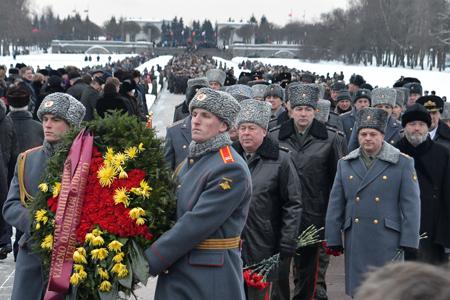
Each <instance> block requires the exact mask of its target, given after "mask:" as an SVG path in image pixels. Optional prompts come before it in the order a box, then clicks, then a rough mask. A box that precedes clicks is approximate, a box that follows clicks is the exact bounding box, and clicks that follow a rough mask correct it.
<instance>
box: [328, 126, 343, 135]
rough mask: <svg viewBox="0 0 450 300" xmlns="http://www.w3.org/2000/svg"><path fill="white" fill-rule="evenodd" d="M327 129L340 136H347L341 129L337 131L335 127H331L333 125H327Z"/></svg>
mask: <svg viewBox="0 0 450 300" xmlns="http://www.w3.org/2000/svg"><path fill="white" fill-rule="evenodd" d="M327 129H328V130H330V131H333V132H335V133H336V134H339V135H341V136H345V133H343V132H342V131H340V130H339V129H337V128H336V127H334V126H331V125H328V124H327Z"/></svg>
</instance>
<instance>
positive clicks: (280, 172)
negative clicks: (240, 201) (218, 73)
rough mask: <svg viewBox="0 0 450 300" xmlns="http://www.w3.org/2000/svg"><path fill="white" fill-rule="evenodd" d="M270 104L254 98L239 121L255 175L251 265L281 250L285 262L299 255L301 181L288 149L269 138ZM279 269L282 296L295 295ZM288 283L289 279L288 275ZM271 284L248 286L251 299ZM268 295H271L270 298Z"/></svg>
mask: <svg viewBox="0 0 450 300" xmlns="http://www.w3.org/2000/svg"><path fill="white" fill-rule="evenodd" d="M270 107H271V106H270V105H269V104H268V103H266V102H263V101H258V100H254V99H248V100H244V101H242V102H241V111H240V112H239V114H238V116H237V120H236V125H237V127H238V132H239V141H237V142H235V143H234V145H233V147H235V149H236V150H237V152H238V153H239V154H240V155H241V156H242V157H243V158H244V160H246V162H247V165H248V167H249V169H250V173H251V177H252V198H251V201H250V209H249V213H248V217H247V222H246V225H245V228H244V230H243V232H242V239H243V245H242V258H243V260H244V264H246V265H251V264H254V263H257V262H260V261H262V260H263V259H266V258H269V257H271V256H272V255H274V254H276V253H277V252H279V253H280V257H281V264H286V263H287V264H288V265H289V262H290V259H289V258H291V257H292V256H294V254H295V250H296V248H297V247H296V246H297V242H296V239H297V233H298V226H299V223H300V216H301V212H302V204H301V193H300V190H301V188H300V182H299V178H298V175H297V171H296V170H295V167H294V164H293V162H292V160H291V156H290V154H289V152H288V150H287V149H282V148H280V147H279V146H278V143H277V142H275V141H273V140H272V139H270V138H269V137H267V126H268V124H269V119H270V115H271V109H270ZM277 277H278V276H277V274H273V277H272V280H273V282H274V287H273V289H272V291H273V292H274V293H275V294H277V295H278V296H275V297H276V299H280V298H281V299H289V284H287V286H283V287H282V286H280V285H279V282H278V281H277ZM287 282H288V280H287ZM268 293H269V288H266V289H265V290H263V291H258V290H256V289H255V288H252V287H247V299H249V300H250V299H251V300H256V299H267V298H268ZM266 297H267V298H266Z"/></svg>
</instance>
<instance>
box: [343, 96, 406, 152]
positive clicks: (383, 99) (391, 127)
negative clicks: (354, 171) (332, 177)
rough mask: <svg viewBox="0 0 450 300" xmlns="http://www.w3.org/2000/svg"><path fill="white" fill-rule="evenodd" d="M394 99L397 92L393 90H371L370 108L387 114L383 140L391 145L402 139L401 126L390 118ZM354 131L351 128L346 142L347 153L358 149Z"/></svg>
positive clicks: (356, 135) (356, 136)
mask: <svg viewBox="0 0 450 300" xmlns="http://www.w3.org/2000/svg"><path fill="white" fill-rule="evenodd" d="M396 99H397V91H396V90H395V89H394V88H376V89H373V90H372V107H377V108H381V109H384V110H385V111H386V112H387V113H388V119H387V125H386V130H385V131H384V140H385V141H386V142H388V143H389V144H391V145H395V144H396V143H397V142H398V141H399V140H400V139H401V138H402V134H401V130H402V124H401V123H400V122H399V121H398V120H396V119H395V118H394V117H392V116H391V114H392V110H393V108H394V106H395V103H396ZM355 126H356V124H355ZM355 129H356V128H353V130H352V134H351V136H350V141H349V142H348V150H349V151H353V150H355V149H356V148H358V147H359V144H358V134H357V133H355V132H354V131H356V130H355Z"/></svg>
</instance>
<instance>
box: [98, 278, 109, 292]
mask: <svg viewBox="0 0 450 300" xmlns="http://www.w3.org/2000/svg"><path fill="white" fill-rule="evenodd" d="M111 288H112V284H111V282H109V281H108V280H104V281H102V283H100V286H99V288H98V289H99V290H100V292H109V291H110V290H111Z"/></svg>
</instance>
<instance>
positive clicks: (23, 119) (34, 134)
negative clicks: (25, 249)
mask: <svg viewBox="0 0 450 300" xmlns="http://www.w3.org/2000/svg"><path fill="white" fill-rule="evenodd" d="M30 97H31V94H30V93H29V91H28V89H27V88H26V87H24V86H21V85H18V86H13V87H11V88H9V90H8V93H7V94H6V98H7V100H8V104H9V110H10V112H9V114H8V116H9V117H10V118H11V120H12V122H13V124H14V131H15V132H16V136H17V143H18V153H22V152H24V151H26V150H28V149H31V148H34V147H37V146H40V145H42V142H43V141H44V130H43V129H42V124H41V123H39V122H38V121H36V120H33V115H32V114H31V112H29V111H28V104H29V102H30ZM21 236H22V232H21V231H19V230H16V238H15V241H14V247H13V248H14V258H16V257H17V252H18V251H19V245H18V242H19V240H20V237H21Z"/></svg>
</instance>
